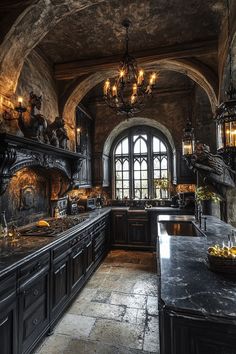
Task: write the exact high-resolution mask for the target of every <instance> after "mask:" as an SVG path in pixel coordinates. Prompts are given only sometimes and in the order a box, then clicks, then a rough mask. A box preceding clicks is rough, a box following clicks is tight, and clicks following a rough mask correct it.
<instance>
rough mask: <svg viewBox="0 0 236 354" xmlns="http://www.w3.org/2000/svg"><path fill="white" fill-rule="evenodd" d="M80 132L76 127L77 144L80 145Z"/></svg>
mask: <svg viewBox="0 0 236 354" xmlns="http://www.w3.org/2000/svg"><path fill="white" fill-rule="evenodd" d="M80 132H81V129H80V128H77V145H80Z"/></svg>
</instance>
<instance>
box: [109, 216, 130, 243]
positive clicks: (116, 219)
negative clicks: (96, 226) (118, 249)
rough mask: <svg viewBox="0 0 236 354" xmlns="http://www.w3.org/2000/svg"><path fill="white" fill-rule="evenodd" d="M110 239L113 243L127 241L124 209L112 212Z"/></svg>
mask: <svg viewBox="0 0 236 354" xmlns="http://www.w3.org/2000/svg"><path fill="white" fill-rule="evenodd" d="M112 239H113V243H127V213H126V211H119V212H118V211H113V213H112Z"/></svg>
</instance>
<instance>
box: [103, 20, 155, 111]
mask: <svg viewBox="0 0 236 354" xmlns="http://www.w3.org/2000/svg"><path fill="white" fill-rule="evenodd" d="M122 25H123V26H124V27H125V30H126V36H125V47H126V49H125V54H124V56H123V59H122V61H121V63H120V66H119V69H118V70H119V73H118V76H117V77H116V78H115V79H114V80H110V79H107V80H106V81H105V83H104V87H103V93H104V99H105V102H106V103H107V105H108V106H109V107H110V108H112V109H113V110H114V111H116V113H117V114H125V115H127V116H128V117H132V116H133V115H135V114H136V113H138V112H140V111H141V110H142V109H143V108H144V106H145V103H146V99H147V98H148V97H151V96H152V91H153V87H154V85H155V83H156V80H157V78H158V74H157V73H155V72H153V73H152V74H151V75H150V77H149V80H148V82H147V81H146V80H145V75H144V70H143V69H141V68H138V65H137V61H136V60H135V58H134V57H133V56H131V55H130V54H129V27H130V25H131V22H130V20H127V19H126V20H124V21H123V23H122Z"/></svg>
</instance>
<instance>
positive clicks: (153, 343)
mask: <svg viewBox="0 0 236 354" xmlns="http://www.w3.org/2000/svg"><path fill="white" fill-rule="evenodd" d="M143 349H144V350H146V351H148V352H157V351H158V350H159V325H158V318H157V317H154V316H148V319H147V324H146V328H145V335H144V343H143Z"/></svg>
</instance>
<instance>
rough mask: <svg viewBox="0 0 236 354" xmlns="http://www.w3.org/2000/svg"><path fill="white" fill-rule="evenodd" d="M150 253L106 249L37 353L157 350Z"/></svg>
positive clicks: (124, 353)
mask: <svg viewBox="0 0 236 354" xmlns="http://www.w3.org/2000/svg"><path fill="white" fill-rule="evenodd" d="M157 314H158V310H157V276H156V273H155V255H154V254H152V253H149V252H133V251H120V250H115V251H111V252H110V253H109V254H108V256H107V257H106V259H105V260H104V262H103V263H102V264H101V265H100V267H99V268H98V269H97V271H96V272H95V273H94V275H93V276H92V277H91V278H90V280H89V281H88V283H87V284H86V286H85V287H84V289H83V290H82V291H81V292H80V294H79V295H78V297H77V299H76V300H75V302H74V303H73V304H72V306H71V307H70V308H69V310H68V311H67V312H66V314H65V315H64V316H63V318H62V320H61V321H60V322H59V324H58V325H57V326H56V328H55V332H54V334H53V335H52V336H50V337H48V338H47V339H46V340H45V341H44V342H43V344H42V345H41V347H40V348H39V349H38V350H37V352H36V353H37V354H91V353H96V354H148V353H159V341H158V317H157Z"/></svg>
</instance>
